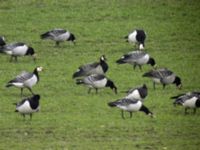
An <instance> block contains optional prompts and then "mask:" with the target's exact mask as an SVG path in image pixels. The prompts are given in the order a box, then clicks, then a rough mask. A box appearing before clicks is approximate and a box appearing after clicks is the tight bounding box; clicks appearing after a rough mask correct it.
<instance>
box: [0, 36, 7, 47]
mask: <svg viewBox="0 0 200 150" xmlns="http://www.w3.org/2000/svg"><path fill="white" fill-rule="evenodd" d="M4 45H6V41H5V38H4V37H3V36H0V47H2V46H4Z"/></svg>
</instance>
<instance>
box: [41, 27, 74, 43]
mask: <svg viewBox="0 0 200 150" xmlns="http://www.w3.org/2000/svg"><path fill="white" fill-rule="evenodd" d="M40 37H41V39H50V40H53V41H55V42H56V46H59V43H60V42H64V41H71V42H73V43H74V44H75V40H76V38H75V36H74V34H72V33H70V32H69V31H67V30H64V29H53V30H51V31H47V32H45V33H43V34H41V35H40Z"/></svg>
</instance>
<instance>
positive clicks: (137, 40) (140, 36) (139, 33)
mask: <svg viewBox="0 0 200 150" xmlns="http://www.w3.org/2000/svg"><path fill="white" fill-rule="evenodd" d="M124 38H125V39H126V40H127V42H129V43H133V44H135V46H136V45H138V47H139V50H142V49H144V46H145V45H144V43H145V39H146V33H145V32H144V30H138V29H136V30H134V31H133V32H131V33H129V34H128V35H127V36H125V37H124Z"/></svg>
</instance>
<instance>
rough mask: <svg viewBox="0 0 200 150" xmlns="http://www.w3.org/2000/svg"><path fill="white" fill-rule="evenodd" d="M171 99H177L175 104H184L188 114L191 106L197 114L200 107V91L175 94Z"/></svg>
mask: <svg viewBox="0 0 200 150" xmlns="http://www.w3.org/2000/svg"><path fill="white" fill-rule="evenodd" d="M171 99H175V100H174V103H173V104H174V105H182V106H183V107H185V114H187V110H188V109H189V108H192V109H193V110H194V114H195V113H196V108H199V107H200V92H187V93H184V94H179V95H177V96H173V97H171Z"/></svg>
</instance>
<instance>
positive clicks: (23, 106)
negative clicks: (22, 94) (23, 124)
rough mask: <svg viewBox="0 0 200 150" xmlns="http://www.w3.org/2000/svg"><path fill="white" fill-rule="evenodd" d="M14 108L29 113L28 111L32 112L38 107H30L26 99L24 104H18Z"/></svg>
mask: <svg viewBox="0 0 200 150" xmlns="http://www.w3.org/2000/svg"><path fill="white" fill-rule="evenodd" d="M16 110H18V111H19V112H20V113H22V114H30V113H33V112H36V111H38V110H39V108H37V109H31V107H30V104H29V102H28V101H26V102H25V103H24V104H22V105H21V106H18V107H17V108H16Z"/></svg>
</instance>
